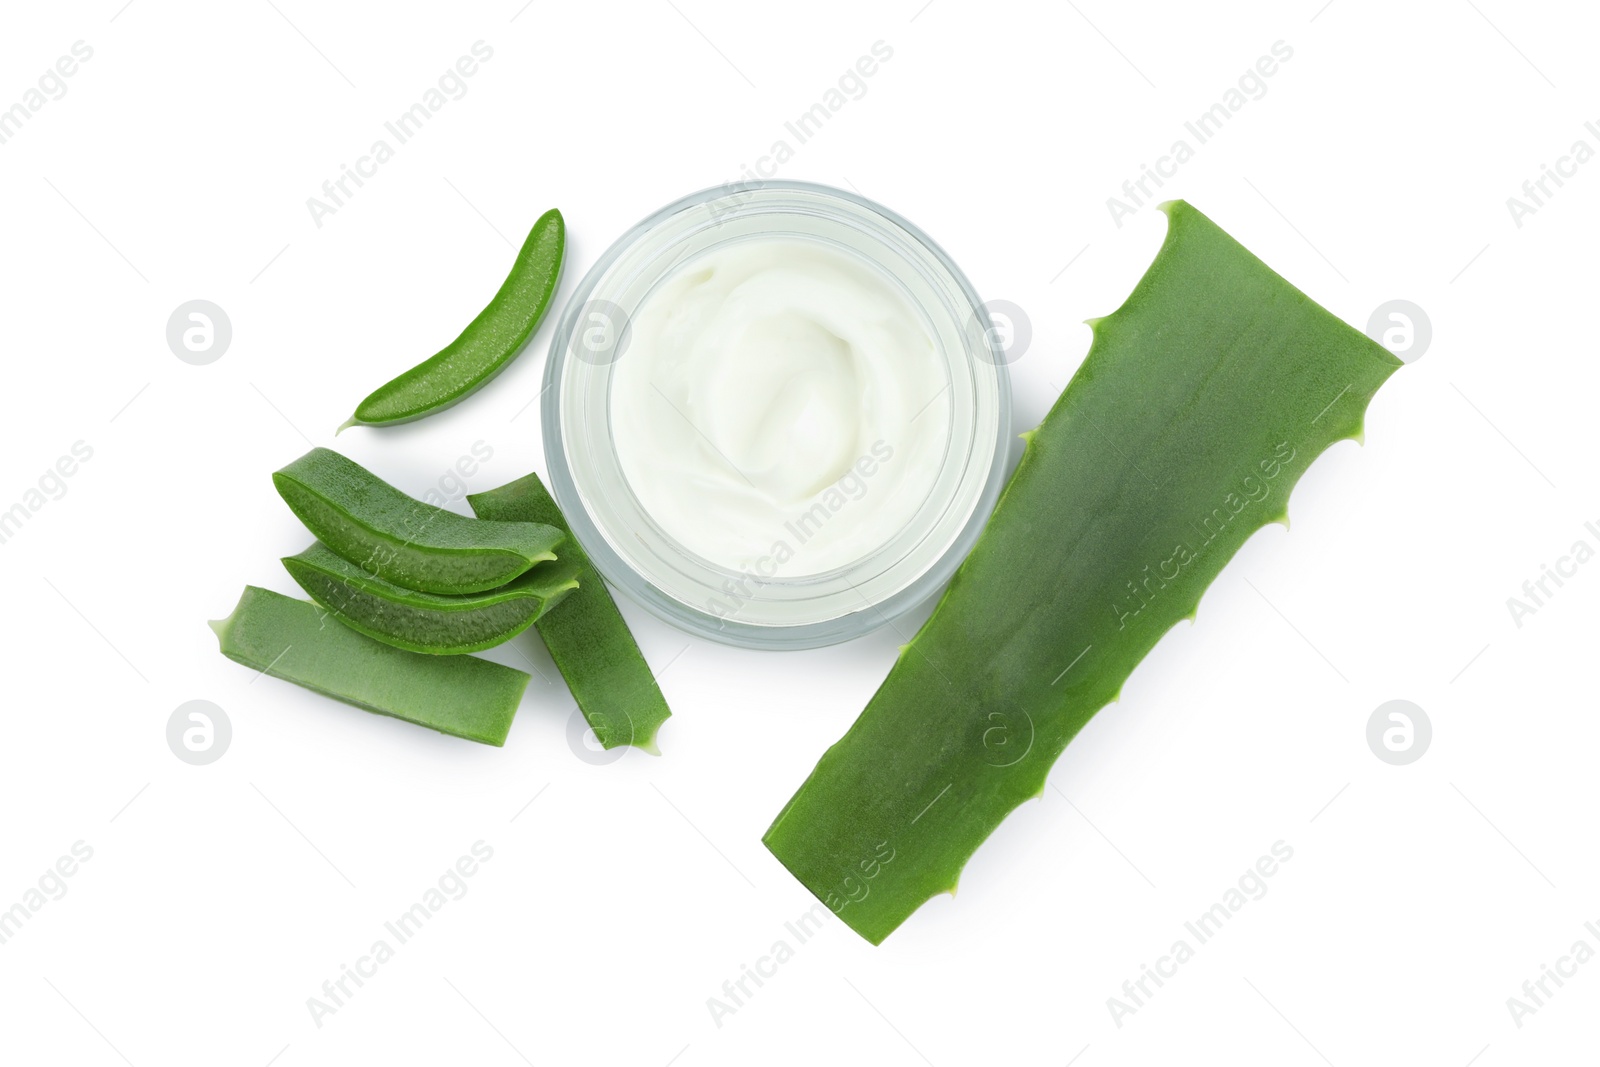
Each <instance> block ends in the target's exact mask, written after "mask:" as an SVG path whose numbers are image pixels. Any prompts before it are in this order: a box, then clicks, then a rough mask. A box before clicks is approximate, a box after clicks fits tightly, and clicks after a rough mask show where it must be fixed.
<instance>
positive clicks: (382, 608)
mask: <svg viewBox="0 0 1600 1067" xmlns="http://www.w3.org/2000/svg"><path fill="white" fill-rule="evenodd" d="M283 565H284V567H285V568H286V569H287V570H288V571H289V575H290V577H292V578H293V579H294V580H295V581H296V582H298V583H300V588H301V589H304V590H305V591H306V593H307V594H308V595H309V596H310V597H311V599H312V600H315V601H316V602H317V603H318V604H321V605H322V606H323V607H325V608H327V609H328V610H329V611H331V612H333V615H334V617H335V618H337V619H338V620H339V621H340V622H342V623H344V624H345V625H346V626H348V627H350V628H351V629H352V630H356V631H359V632H361V633H364V634H366V635H367V636H368V637H372V638H376V639H377V640H379V641H382V642H383V643H384V644H387V645H394V646H395V647H396V648H404V649H408V650H410V651H412V652H426V653H429V654H430V655H436V656H441V655H458V654H460V653H463V652H480V651H482V650H483V649H486V648H493V647H494V646H495V645H500V644H504V643H505V642H507V641H509V640H511V639H512V638H513V637H515V636H516V635H517V634H520V633H521V632H522V631H524V630H526V629H527V628H528V627H530V626H532V625H533V624H534V621H535V620H537V619H538V618H539V617H540V616H541V615H543V614H544V613H545V612H547V611H549V610H550V609H551V608H553V607H555V606H556V605H557V604H559V603H561V601H562V600H563V599H565V598H566V596H567V595H568V594H569V593H571V592H572V590H574V589H576V588H578V568H577V565H576V564H574V563H571V562H569V561H567V560H555V561H552V562H550V563H541V564H539V565H538V566H536V567H534V568H533V569H532V570H530V571H528V572H527V573H526V574H524V575H522V576H520V577H518V578H514V579H512V580H511V581H510V582H508V583H506V584H505V585H502V586H500V587H499V588H497V589H491V590H489V591H488V592H487V593H467V594H464V595H461V596H441V595H439V594H437V593H419V592H416V591H415V590H411V589H405V588H402V587H401V586H398V585H395V584H393V583H392V582H386V581H384V580H383V579H382V578H377V577H374V576H372V575H370V574H368V573H367V572H366V571H365V570H363V569H362V568H360V567H358V566H356V565H355V564H354V563H351V562H350V561H349V560H347V559H345V558H344V557H343V556H341V555H339V554H338V553H337V552H334V551H333V550H332V549H330V548H329V547H328V546H327V545H325V544H323V543H322V542H321V541H318V542H317V543H316V544H314V545H312V546H311V547H310V548H308V549H306V550H305V551H304V552H301V553H300V554H299V555H297V556H285V557H284V559H283Z"/></svg>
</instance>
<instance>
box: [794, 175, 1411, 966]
mask: <svg viewBox="0 0 1600 1067" xmlns="http://www.w3.org/2000/svg"><path fill="white" fill-rule="evenodd" d="M1164 210H1165V211H1166V213H1167V216H1168V229H1167V236H1166V240H1165V242H1164V243H1163V245H1162V247H1161V251H1160V253H1159V254H1158V255H1157V256H1156V258H1155V261H1154V262H1153V263H1152V264H1151V265H1150V269H1149V270H1148V271H1147V272H1146V273H1145V275H1144V277H1143V278H1142V279H1141V280H1140V282H1139V284H1138V285H1137V286H1136V287H1135V289H1134V291H1133V293H1132V295H1131V296H1129V297H1128V300H1127V302H1126V303H1124V304H1123V306H1122V307H1121V308H1120V309H1118V310H1117V311H1116V312H1115V313H1114V314H1112V315H1110V316H1109V317H1107V318H1104V319H1100V320H1098V321H1096V322H1095V323H1094V324H1093V328H1094V340H1093V343H1092V344H1091V346H1090V348H1089V354H1088V356H1087V357H1086V358H1085V359H1084V362H1083V365H1082V366H1081V367H1080V368H1079V369H1078V372H1077V374H1075V375H1074V376H1073V379H1072V381H1071V383H1070V384H1069V385H1068V386H1067V389H1066V390H1065V391H1064V392H1063V393H1062V395H1061V397H1060V399H1058V400H1057V402H1056V404H1055V406H1054V408H1052V410H1051V411H1050V413H1049V415H1048V416H1047V417H1046V418H1045V420H1044V422H1043V423H1042V424H1041V425H1040V426H1039V428H1038V429H1037V430H1035V431H1033V432H1032V433H1030V434H1026V435H1025V437H1026V438H1027V449H1026V451H1025V453H1024V455H1023V458H1022V462H1021V465H1020V466H1019V467H1018V468H1017V471H1016V473H1015V475H1013V476H1012V479H1011V482H1010V484H1009V485H1008V486H1007V487H1006V490H1005V493H1004V494H1003V495H1002V496H1001V498H1000V502H999V504H998V505H997V506H996V508H995V512H994V515H993V517H992V518H991V520H990V521H989V524H988V526H987V527H986V528H985V530H984V532H983V536H982V538H981V539H980V540H979V541H978V543H977V545H976V547H974V548H973V550H972V553H971V555H970V556H968V558H967V560H966V562H965V563H963V564H962V566H961V569H960V570H959V571H957V573H956V576H955V578H954V580H953V581H952V582H951V584H950V588H949V589H948V590H947V591H946V593H945V595H944V597H943V599H942V600H940V602H939V605H938V607H937V609H936V610H935V611H934V613H933V615H932V617H931V618H929V620H928V621H927V623H926V624H925V625H924V626H923V627H922V629H921V630H920V631H919V632H918V633H917V635H916V637H915V638H914V639H913V640H912V641H911V643H910V644H908V645H906V646H905V647H904V648H902V649H901V652H900V656H899V658H898V659H897V660H896V662H895V664H894V667H893V668H892V669H891V670H890V672H889V676H888V678H887V679H885V680H884V683H883V685H882V686H881V687H880V688H879V689H878V692H877V693H876V694H875V695H874V696H873V698H872V700H871V702H870V703H869V704H868V705H867V708H866V710H865V711H864V712H862V714H861V716H860V718H858V719H857V720H856V722H855V725H853V726H852V727H851V728H850V730H849V732H848V733H846V734H845V736H844V737H843V738H842V739H841V740H840V741H838V742H837V743H836V744H835V745H834V746H833V747H832V748H830V749H829V750H828V751H827V753H826V754H825V755H824V756H823V757H822V760H821V761H820V762H819V763H818V764H817V767H816V769H815V770H814V771H812V773H811V776H810V777H809V778H808V779H807V780H806V782H805V784H804V785H802V786H801V787H800V791H799V792H798V793H796V794H795V795H794V797H793V798H792V799H791V800H790V801H789V803H788V804H787V805H786V806H785V807H784V809H783V811H782V812H780V813H779V815H778V817H777V819H776V820H775V821H774V822H773V824H772V827H771V829H769V830H768V831H767V833H766V837H765V838H764V841H765V843H766V845H767V847H768V848H770V849H771V850H772V852H773V854H774V855H776V856H777V857H778V859H779V860H780V861H782V863H783V864H784V866H786V867H788V868H789V870H790V871H791V872H793V873H794V875H795V876H796V877H797V878H799V879H800V881H801V882H802V883H804V884H805V886H806V887H807V888H808V889H810V890H811V891H812V892H813V893H815V894H816V895H817V896H818V897H819V898H821V899H822V900H823V901H824V902H825V903H826V904H827V905H828V906H829V907H830V908H831V909H832V910H833V911H834V912H835V913H836V914H837V915H838V916H839V917H840V918H841V919H843V920H844V921H845V922H846V923H847V924H849V926H850V927H851V928H852V929H854V930H855V931H856V932H857V933H859V934H861V936H863V937H865V938H866V939H867V940H869V941H871V942H873V943H874V944H877V943H878V942H881V941H882V940H883V939H884V938H885V937H887V936H888V935H889V934H890V933H891V932H892V931H893V930H894V929H895V928H896V927H897V926H899V925H900V923H901V922H903V921H904V920H905V919H906V918H907V916H909V915H910V914H911V913H912V912H913V911H915V910H916V909H917V908H918V907H920V906H921V905H922V903H923V902H924V901H926V900H928V899H929V898H930V897H932V896H934V895H936V894H938V893H943V892H951V893H953V892H954V891H955V886H956V879H957V877H958V876H959V874H960V872H961V868H962V866H963V865H964V864H965V863H966V862H967V859H968V858H969V857H970V856H971V855H972V853H973V851H974V850H975V849H977V847H978V845H979V844H980V843H982V841H983V840H984V839H985V838H986V837H988V836H989V834H990V833H991V832H993V830H994V829H995V827H996V826H998V825H999V824H1000V821H1001V820H1002V819H1004V818H1005V817H1006V815H1007V814H1008V813H1009V812H1010V811H1011V809H1013V808H1015V807H1016V806H1017V805H1018V804H1020V803H1022V801H1024V800H1027V799H1029V798H1031V797H1036V796H1038V795H1039V794H1040V793H1041V792H1042V791H1043V789H1044V785H1045V776H1046V775H1047V774H1048V772H1049V770H1050V767H1051V765H1052V764H1053V763H1054V762H1055V760H1056V758H1057V757H1058V756H1059V755H1060V754H1061V751H1062V749H1064V748H1065V747H1066V745H1067V742H1069V741H1071V740H1072V738H1073V737H1074V736H1075V735H1076V734H1077V732H1078V731H1079V730H1081V729H1082V728H1083V726H1084V724H1085V723H1086V722H1088V721H1089V719H1090V717H1091V716H1093V715H1094V713H1095V712H1096V711H1098V710H1099V709H1100V708H1102V707H1104V706H1105V705H1106V704H1107V703H1110V702H1111V701H1112V700H1115V699H1116V696H1117V693H1118V691H1119V690H1120V689H1121V687H1122V684H1123V682H1124V681H1126V680H1127V677H1128V675H1129V674H1130V673H1132V671H1133V668H1134V667H1135V666H1137V665H1138V663H1139V661H1140V660H1142V659H1143V658H1144V657H1145V655H1146V654H1147V653H1148V652H1149V651H1150V649H1151V648H1153V647H1154V646H1155V644H1156V642H1157V641H1158V640H1160V638H1161V636H1162V634H1164V633H1166V631H1167V630H1168V629H1170V628H1171V627H1172V626H1173V625H1174V624H1175V623H1176V622H1177V621H1178V620H1179V619H1183V618H1192V617H1193V616H1194V612H1195V607H1196V605H1197V604H1198V603H1199V600H1200V595H1201V594H1202V593H1203V592H1204V591H1205V589H1206V587H1207V586H1208V585H1210V584H1211V582H1212V580H1213V579H1215V578H1216V576H1217V574H1218V573H1219V572H1220V571H1221V570H1222V568H1223V566H1224V565H1225V564H1226V563H1227V562H1228V560H1229V559H1230V558H1231V557H1232V556H1233V554H1234V553H1235V552H1237V551H1238V550H1239V548H1240V546H1241V545H1243V544H1244V542H1245V541H1246V540H1247V539H1248V538H1249V536H1250V535H1251V533H1253V532H1254V531H1255V530H1257V529H1258V528H1260V527H1261V526H1263V525H1265V524H1266V523H1268V522H1274V521H1285V519H1286V516H1287V503H1288V498H1289V491H1290V489H1291V488H1292V487H1293V486H1294V483H1295V482H1296V481H1297V480H1298V479H1299V477H1300V475H1301V474H1302V473H1304V472H1305V470H1306V468H1307V467H1308V466H1309V465H1310V464H1311V461H1312V460H1313V459H1315V458H1316V457H1317V456H1318V455H1319V454H1320V453H1321V452H1322V451H1323V450H1324V449H1326V448H1327V447H1328V446H1329V445H1331V444H1333V443H1334V442H1335V441H1338V440H1341V439H1343V438H1346V437H1350V438H1356V439H1359V437H1360V434H1361V424H1362V417H1363V415H1364V413H1365V411H1366V407H1367V402H1368V401H1369V400H1370V399H1371V398H1372V394H1373V393H1374V392H1376V391H1377V388H1378V386H1380V385H1382V384H1383V382H1384V380H1385V379H1387V378H1388V377H1389V375H1390V374H1392V373H1393V372H1394V370H1395V368H1397V367H1398V366H1399V365H1400V363H1399V361H1398V360H1396V359H1395V358H1394V357H1393V356H1392V355H1390V354H1389V353H1388V352H1387V351H1386V350H1385V349H1383V348H1382V347H1381V346H1379V345H1378V344H1377V343H1375V342H1373V341H1371V340H1370V339H1368V338H1367V337H1365V336H1363V335H1362V334H1360V333H1358V332H1357V331H1356V330H1354V329H1351V328H1350V327H1349V326H1347V325H1345V324H1344V323H1343V322H1340V321H1339V320H1338V319H1336V318H1335V317H1334V316H1333V315H1331V314H1330V313H1329V312H1327V311H1326V310H1324V309H1323V308H1321V307H1319V306H1318V305H1317V304H1315V303H1314V302H1312V301H1311V299H1310V298H1308V297H1307V296H1305V294H1303V293H1301V292H1300V291H1299V290H1297V289H1296V288H1295V287H1294V286H1292V285H1290V284H1289V283H1288V282H1286V281H1284V280H1283V279H1282V278H1280V277H1279V276H1278V275H1277V274H1275V273H1273V271H1272V270H1271V269H1270V268H1268V267H1267V266H1266V265H1265V264H1264V263H1262V262H1261V261H1260V260H1258V259H1257V258H1256V257H1255V256H1253V255H1251V254H1250V253H1249V252H1248V251H1246V250H1245V248H1244V247H1243V246H1242V245H1240V244H1239V243H1238V242H1236V241H1234V240H1233V239H1232V238H1231V237H1229V236H1228V235H1227V234H1226V233H1224V232H1223V231H1222V230H1221V229H1220V228H1219V227H1218V226H1217V225H1216V224H1215V223H1213V222H1212V221H1211V220H1210V219H1208V218H1206V217H1205V216H1204V215H1202V214H1201V213H1200V212H1199V211H1197V210H1195V209H1194V208H1192V207H1190V206H1189V205H1188V204H1186V203H1184V202H1182V201H1175V202H1173V203H1170V204H1168V205H1165V207H1164ZM1174 710H1175V711H1176V709H1174Z"/></svg>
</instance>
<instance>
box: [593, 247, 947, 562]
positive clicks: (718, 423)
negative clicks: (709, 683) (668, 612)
mask: <svg viewBox="0 0 1600 1067" xmlns="http://www.w3.org/2000/svg"><path fill="white" fill-rule="evenodd" d="M629 331H630V334H629V339H628V343H627V347H626V351H625V354H624V355H623V357H622V358H620V359H618V360H617V362H616V364H615V367H614V376H613V379H612V381H611V389H610V401H609V403H610V423H611V433H612V440H613V443H614V448H615V450H616V459H617V462H618V465H619V466H620V468H621V471H622V473H623V475H624V477H625V478H626V479H627V483H628V486H629V488H630V489H631V491H632V492H633V494H634V495H635V496H636V497H637V498H638V500H639V503H640V505H641V506H642V508H643V509H644V511H645V512H646V513H648V514H649V515H650V516H651V518H652V520H653V521H654V522H655V523H656V524H657V525H658V526H659V527H660V529H661V531H662V532H663V533H665V534H666V535H668V536H669V537H671V538H673V539H674V540H676V541H677V542H678V543H679V544H681V545H682V546H683V547H684V548H685V549H686V550H688V551H689V552H691V553H693V554H694V555H696V556H699V557H700V558H702V559H704V560H705V561H707V562H708V563H710V564H712V565H713V566H716V567H720V568H725V569H727V570H730V571H739V572H747V573H753V574H756V575H758V576H760V577H762V578H769V577H773V576H778V577H785V578H794V577H800V576H804V575H816V574H822V573H825V572H829V571H833V570H836V569H838V568H841V567H847V566H849V565H850V564H852V563H854V562H856V561H858V560H861V559H863V558H865V557H867V556H869V555H871V554H872V553H873V552H874V551H876V550H877V549H879V548H881V547H882V546H884V545H885V544H887V543H888V542H889V541H891V540H892V539H893V538H895V537H896V536H897V535H899V534H900V533H901V532H902V531H903V530H904V529H905V528H906V526H907V524H908V523H909V522H910V521H911V519H912V517H913V516H914V515H915V514H916V513H917V512H918V509H920V508H921V507H922V506H923V505H924V503H925V502H926V501H927V500H928V497H929V494H930V493H931V492H932V491H933V489H934V486H935V483H936V482H937V480H938V478H939V474H940V469H941V466H942V464H944V463H945V458H946V451H947V445H948V443H949V433H950V416H949V411H948V405H949V377H948V367H947V362H946V360H945V359H944V358H943V357H942V356H941V354H940V352H939V349H938V346H937V345H936V344H935V341H934V338H933V336H932V334H931V332H930V330H929V327H928V324H927V322H926V321H925V318H924V316H923V315H922V314H921V312H920V311H919V309H918V307H917V306H916V305H915V304H914V303H913V302H912V301H911V300H910V299H909V298H908V297H907V295H906V294H905V293H904V292H903V291H902V290H901V289H900V288H899V287H897V286H896V285H895V284H894V282H893V280H892V279H890V278H888V277H886V276H885V275H884V274H883V273H881V272H880V271H879V270H877V269H876V268H875V267H874V266H873V265H872V264H871V263H869V262H866V261H864V260H862V259H860V258H857V257H855V256H852V255H851V254H849V253H848V252H846V251H844V250H842V249H840V248H838V247H836V246H833V245H828V244H824V243H821V242H817V241H810V240H806V239H804V238H799V237H793V236H785V235H762V236H756V237H751V238H748V239H745V240H742V241H739V242H737V243H732V244H727V245H722V246H719V247H715V248H712V249H711V250H709V251H708V252H706V253H704V254H702V255H700V256H698V257H696V258H693V259H690V260H689V261H687V262H685V263H683V264H681V265H679V266H678V267H677V268H676V270H675V271H674V272H673V273H671V274H670V275H669V276H667V277H665V278H664V279H662V281H661V282H660V283H659V284H658V285H657V286H656V287H655V288H654V290H653V291H652V292H651V293H650V294H649V295H648V296H647V297H646V298H645V299H644V300H643V301H642V302H641V304H640V305H639V307H638V308H637V309H636V310H635V311H634V312H633V314H632V315H631V318H630V320H629Z"/></svg>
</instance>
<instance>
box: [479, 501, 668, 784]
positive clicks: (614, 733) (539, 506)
mask: <svg viewBox="0 0 1600 1067" xmlns="http://www.w3.org/2000/svg"><path fill="white" fill-rule="evenodd" d="M467 503H468V504H470V505H471V506H472V513H473V514H474V515H476V516H478V517H479V518H480V519H498V520H502V521H507V522H532V523H539V524H541V525H544V526H552V527H554V528H555V529H557V530H560V531H561V532H562V533H563V534H565V535H566V540H565V541H564V542H562V546H561V559H562V561H563V562H574V563H576V564H577V567H578V590H577V591H576V592H574V593H572V594H571V595H570V596H568V597H567V599H566V600H564V601H562V603H561V607H560V608H559V609H558V610H556V611H552V612H550V613H549V614H548V615H545V616H543V617H541V618H540V619H539V620H538V621H537V622H536V623H534V625H535V626H536V627H538V630H539V636H540V637H542V638H544V643H545V647H546V648H548V649H549V650H550V658H551V659H552V660H554V661H555V664H556V667H557V668H558V669H559V670H560V671H561V677H562V678H564V679H566V682H567V688H569V689H571V690H572V696H573V698H574V699H575V700H577V702H578V707H579V708H580V709H581V710H582V711H583V718H584V721H585V722H587V723H588V724H589V727H590V729H592V730H593V731H594V735H595V737H596V738H598V739H599V741H600V744H601V746H602V747H603V748H617V747H619V746H621V745H634V746H636V747H638V748H642V749H644V750H645V751H646V752H649V753H652V754H655V753H656V731H657V730H658V729H659V728H660V727H661V724H662V723H663V722H665V721H666V720H667V718H668V717H669V716H670V715H671V714H672V712H671V711H670V710H668V708H667V699H666V697H664V696H662V695H661V687H660V686H658V685H657V684H656V680H655V677H654V676H653V675H652V674H651V673H650V665H649V664H648V663H646V662H645V659H644V654H643V653H642V652H640V651H639V645H638V642H636V641H634V639H633V634H632V632H631V631H629V629H628V624H627V622H626V621H625V620H624V619H623V618H622V613H621V612H620V611H618V610H617V605H616V602H615V601H613V600H612V599H611V594H610V593H609V592H608V591H607V590H606V583H605V580H604V579H602V578H601V577H600V574H599V572H598V571H596V570H595V569H594V566H593V564H591V563H590V562H589V557H588V556H586V555H584V553H583V549H582V548H581V547H580V546H579V545H578V541H577V538H575V537H573V536H572V531H571V529H569V528H568V526H567V520H566V519H565V518H564V517H562V514H561V509H560V508H559V507H557V506H556V502H555V499H554V498H553V497H551V495H550V493H549V491H548V490H547V489H545V487H544V483H543V482H541V481H539V476H538V475H536V474H530V475H528V476H527V477H526V478H519V479H518V480H516V481H514V482H512V483H510V484H509V485H502V486H501V487H500V488H498V489H491V490H490V491H488V492H487V493H477V494H475V495H473V496H469V497H467ZM545 566H548V564H545Z"/></svg>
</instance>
